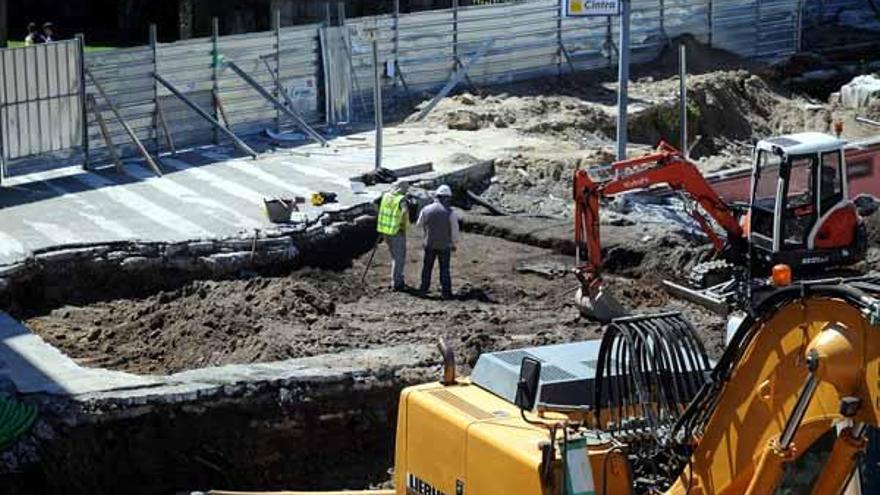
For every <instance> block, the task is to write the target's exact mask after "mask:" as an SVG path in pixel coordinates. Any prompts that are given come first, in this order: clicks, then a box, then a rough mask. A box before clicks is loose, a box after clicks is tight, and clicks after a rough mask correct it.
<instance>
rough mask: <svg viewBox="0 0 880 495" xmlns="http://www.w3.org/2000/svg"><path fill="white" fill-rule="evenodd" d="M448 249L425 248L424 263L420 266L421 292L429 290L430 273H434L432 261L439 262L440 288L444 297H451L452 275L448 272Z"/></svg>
mask: <svg viewBox="0 0 880 495" xmlns="http://www.w3.org/2000/svg"><path fill="white" fill-rule="evenodd" d="M451 254H452V253H451V251H450V250H449V249H431V248H425V262H424V264H423V265H422V287H421V289H422V291H423V292H427V291H428V290H429V289H430V288H431V272H433V271H434V259H435V258H436V259H438V260H439V261H440V287H441V289H442V290H443V294H444V295H452V273H451V272H450V270H449V262H450V257H451Z"/></svg>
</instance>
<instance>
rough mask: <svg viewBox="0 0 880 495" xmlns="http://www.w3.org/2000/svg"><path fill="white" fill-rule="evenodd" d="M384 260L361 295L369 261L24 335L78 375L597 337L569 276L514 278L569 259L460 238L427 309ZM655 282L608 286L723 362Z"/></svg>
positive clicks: (470, 353)
mask: <svg viewBox="0 0 880 495" xmlns="http://www.w3.org/2000/svg"><path fill="white" fill-rule="evenodd" d="M417 242H418V239H417V237H414V236H412V237H411V239H410V251H409V252H410V261H409V263H408V266H407V277H408V282H409V283H411V284H415V283H416V280H417V273H418V272H419V270H420V266H421V265H420V263H421V260H420V254H419V253H418V252H417V251H418V249H417ZM629 255H631V253H628V252H627V253H622V254H621V256H623V257H626V256H629ZM637 257H638V255H637ZM388 260H389V258H388V253H387V249H386V248H385V246H380V249H379V250H378V251H377V253H376V258H375V260H374V266H373V269H372V270H371V271H370V272H369V273H368V275H367V278H366V281H365V283H364V284H361V283H360V278H361V276H362V273H363V272H362V271H363V268H364V263H365V262H366V256H365V257H364V258H362V259H360V260H358V261H356V263H355V265H354V267H353V268H352V269H350V270H346V271H342V272H332V271H321V270H302V271H298V272H295V273H293V274H292V275H290V276H288V277H284V278H259V277H256V278H250V279H245V280H231V281H219V282H210V281H205V282H195V283H192V284H189V285H187V286H184V287H182V288H180V289H178V290H175V291H168V292H162V293H159V294H156V295H153V296H151V297H148V298H145V299H137V300H125V299H124V300H116V301H110V302H102V303H96V304H92V305H89V306H85V307H71V306H68V307H62V308H59V309H56V310H54V311H52V312H51V313H50V314H47V315H44V316H40V317H36V318H33V319H30V320H29V321H27V324H28V325H29V326H30V328H32V329H33V330H34V331H35V332H37V333H39V334H40V335H42V336H43V337H44V338H45V339H46V340H48V341H49V342H51V343H52V344H54V345H57V346H59V347H60V348H62V349H63V350H64V351H65V352H67V353H69V354H70V355H71V356H72V357H74V358H75V359H77V360H79V362H81V363H83V364H84V365H87V366H96V367H108V368H113V369H119V370H125V371H131V372H137V373H153V374H157V373H171V372H175V371H180V370H185V369H191V368H199V367H204V366H212V365H221V364H227V363H249V362H261V361H272V360H278V359H285V358H293V357H300V356H309V355H314V354H321V353H329V352H338V351H342V350H346V349H353V348H368V347H382V346H388V345H394V344H405V343H423V342H432V341H435V340H436V338H437V337H438V336H444V337H446V338H447V339H448V340H449V342H450V343H452V344H453V345H454V346H455V347H456V349H457V351H458V354H459V355H460V356H463V362H464V363H465V365H466V366H468V365H472V364H473V363H474V362H475V361H476V358H477V357H478V356H479V353H480V352H483V351H487V350H497V349H505V348H512V347H523V346H528V345H540V344H548V343H557V342H567V341H573V340H578V339H585V338H592V337H597V331H598V329H599V327H598V325H596V324H595V323H592V322H589V321H586V320H584V319H582V318H581V317H580V316H579V315H578V313H577V310H576V309H575V307H574V306H573V305H572V301H573V291H572V289H573V287H574V286H575V285H576V281H575V279H574V278H573V277H572V276H566V277H564V278H553V279H550V278H546V277H543V276H540V275H536V274H533V273H520V272H518V271H517V270H516V269H517V268H518V267H521V266H523V265H528V264H530V263H532V264H535V263H537V264H547V263H550V264H551V265H553V266H555V267H563V268H564V267H565V266H566V265H570V264H571V262H572V260H571V258H569V257H565V256H561V255H557V254H554V253H553V252H552V251H549V250H545V249H541V248H537V247H531V246H527V245H523V244H517V243H513V242H509V241H505V240H502V239H498V238H494V237H486V236H481V235H472V234H466V235H465V236H464V239H463V242H462V245H461V248H460V249H459V251H458V252H457V253H456V254H455V258H454V264H453V277H454V283H455V286H456V290H457V292H458V297H457V299H456V300H452V301H444V300H441V299H440V298H439V297H438V294H437V290H436V284H437V282H436V274H435V282H434V283H435V291H434V293H433V295H429V297H426V298H421V297H417V296H415V295H412V294H406V293H395V292H392V291H390V290H389V289H388V288H387V287H388V285H389V283H390V282H389V273H388V271H389V270H388V265H389V261H388ZM645 273H648V272H645ZM630 274H631V275H632V273H630ZM637 276H638V275H637ZM655 282H656V280H654V279H653V278H651V277H648V276H647V275H645V277H644V279H641V278H635V279H624V278H614V277H612V279H611V281H610V284H611V286H612V288H613V289H614V291H615V293H616V294H617V295H618V296H619V298H620V299H621V300H622V301H624V302H625V303H626V304H627V305H628V306H630V307H633V308H640V310H642V311H650V308H657V309H658V310H659V309H660V308H668V307H670V306H671V307H674V308H675V307H677V308H680V309H683V310H685V312H686V314H687V315H688V317H689V318H690V319H691V320H692V321H693V322H694V323H695V324H696V325H698V326H700V327H701V328H702V332H701V333H703V335H704V336H705V338H706V340H707V343H708V344H709V346H710V348H712V349H713V351H718V350H720V346H721V340H722V335H721V334H722V330H721V327H722V326H721V320H720V319H719V318H717V317H715V316H713V315H711V314H708V313H706V312H704V311H702V310H700V309H697V308H694V307H691V306H688V305H686V304H684V303H680V302H676V301H671V300H670V298H669V297H668V296H667V294H666V293H665V292H663V291H662V289H660V288H659V287H658V286H657V285H655Z"/></svg>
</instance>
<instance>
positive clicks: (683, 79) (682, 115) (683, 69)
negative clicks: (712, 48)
mask: <svg viewBox="0 0 880 495" xmlns="http://www.w3.org/2000/svg"><path fill="white" fill-rule="evenodd" d="M678 80H679V88H678V91H679V93H678V101H679V109H678V112H679V113H678V119H679V128H680V130H681V131H680V132H681V147H680V148H679V149H680V150H681V152H682V154H683V155H684V157H685V158H690V151H689V149H688V127H687V126H688V116H687V45H685V44H684V42H681V43H680V44H679V46H678Z"/></svg>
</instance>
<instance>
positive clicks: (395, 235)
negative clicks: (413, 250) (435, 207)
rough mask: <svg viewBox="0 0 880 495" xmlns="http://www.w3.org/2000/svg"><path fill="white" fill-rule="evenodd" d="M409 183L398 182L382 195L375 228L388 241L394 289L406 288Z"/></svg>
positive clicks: (401, 289) (392, 286)
mask: <svg viewBox="0 0 880 495" xmlns="http://www.w3.org/2000/svg"><path fill="white" fill-rule="evenodd" d="M407 191H409V184H408V183H406V182H399V183H397V184H396V185H395V186H394V189H392V190H391V191H389V192H387V193H385V194H383V195H382V202H381V203H380V204H379V218H378V220H377V222H376V230H377V231H378V232H379V234H380V235H382V236H384V237H385V240H386V242H388V250H389V251H390V252H391V288H392V289H393V290H395V291H404V290H406V284H405V283H404V269H405V268H406V231H407V230H408V229H409V212H408V211H407V203H406V193H407Z"/></svg>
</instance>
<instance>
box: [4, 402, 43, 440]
mask: <svg viewBox="0 0 880 495" xmlns="http://www.w3.org/2000/svg"><path fill="white" fill-rule="evenodd" d="M36 419H37V407H36V406H34V405H31V404H24V403H20V402H13V401H11V400H6V399H0V452H3V451H5V450H6V449H8V448H9V447H11V446H12V445H13V444H15V442H16V441H18V439H19V438H21V436H22V435H24V434H25V433H26V432H27V431H28V429H29V428H30V427H31V425H33V424H34V421H35V420H36Z"/></svg>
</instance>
